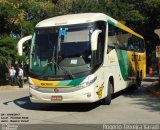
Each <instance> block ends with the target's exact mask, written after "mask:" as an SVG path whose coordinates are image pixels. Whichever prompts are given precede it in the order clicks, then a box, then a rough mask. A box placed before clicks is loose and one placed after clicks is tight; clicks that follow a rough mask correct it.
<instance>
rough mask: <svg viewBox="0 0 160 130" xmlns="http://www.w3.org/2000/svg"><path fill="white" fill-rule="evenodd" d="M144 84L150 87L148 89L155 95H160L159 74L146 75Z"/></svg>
mask: <svg viewBox="0 0 160 130" xmlns="http://www.w3.org/2000/svg"><path fill="white" fill-rule="evenodd" d="M142 85H145V86H147V87H148V91H149V92H150V93H152V94H153V95H155V96H160V84H159V76H158V75H155V76H153V77H146V78H145V79H144V80H143V82H142Z"/></svg>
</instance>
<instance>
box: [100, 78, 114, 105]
mask: <svg viewBox="0 0 160 130" xmlns="http://www.w3.org/2000/svg"><path fill="white" fill-rule="evenodd" d="M112 94H113V85H112V84H111V83H110V81H109V82H108V93H107V97H105V98H104V99H102V104H103V105H110V104H111V100H112Z"/></svg>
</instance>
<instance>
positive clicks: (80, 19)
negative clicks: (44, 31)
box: [36, 13, 143, 39]
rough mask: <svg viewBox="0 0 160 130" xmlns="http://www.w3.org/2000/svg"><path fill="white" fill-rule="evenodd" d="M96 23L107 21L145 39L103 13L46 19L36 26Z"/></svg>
mask: <svg viewBox="0 0 160 130" xmlns="http://www.w3.org/2000/svg"><path fill="white" fill-rule="evenodd" d="M95 21H106V22H108V23H110V24H112V25H113V26H116V27H118V28H121V29H123V30H125V31H127V32H129V33H132V34H133V35H135V36H137V37H140V38H142V39H143V37H142V36H141V35H139V34H137V33H136V32H134V31H133V30H131V29H130V28H128V27H127V26H125V25H123V24H121V23H120V22H118V21H117V20H115V19H113V18H111V17H110V16H108V15H106V14H103V13H79V14H68V15H61V16H56V17H52V18H49V19H45V20H43V21H41V22H39V23H38V24H37V25H36V27H51V26H60V25H71V24H81V23H90V22H95Z"/></svg>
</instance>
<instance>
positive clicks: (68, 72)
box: [40, 51, 75, 79]
mask: <svg viewBox="0 0 160 130" xmlns="http://www.w3.org/2000/svg"><path fill="white" fill-rule="evenodd" d="M54 52H55V51H54ZM54 52H53V53H54ZM52 64H53V65H56V66H57V68H60V69H61V70H63V71H64V73H65V75H67V76H69V77H70V79H74V78H75V76H74V75H73V74H72V73H71V72H70V71H69V70H66V69H65V68H64V67H63V66H61V65H59V64H58V63H57V62H56V61H55V58H54V54H53V56H52V57H51V60H49V61H48V63H47V67H46V68H45V69H44V70H43V72H42V74H41V75H40V76H43V74H44V73H45V72H46V70H47V69H48V67H49V66H50V65H52ZM55 74H56V68H55Z"/></svg>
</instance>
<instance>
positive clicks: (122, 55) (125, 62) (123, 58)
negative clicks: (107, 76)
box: [116, 50, 130, 81]
mask: <svg viewBox="0 0 160 130" xmlns="http://www.w3.org/2000/svg"><path fill="white" fill-rule="evenodd" d="M116 51H117V56H118V61H119V65H120V70H121V74H122V77H123V80H125V81H126V80H127V77H128V76H129V74H130V63H129V58H128V54H127V51H125V50H116Z"/></svg>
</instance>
